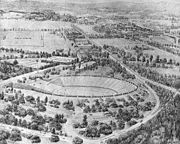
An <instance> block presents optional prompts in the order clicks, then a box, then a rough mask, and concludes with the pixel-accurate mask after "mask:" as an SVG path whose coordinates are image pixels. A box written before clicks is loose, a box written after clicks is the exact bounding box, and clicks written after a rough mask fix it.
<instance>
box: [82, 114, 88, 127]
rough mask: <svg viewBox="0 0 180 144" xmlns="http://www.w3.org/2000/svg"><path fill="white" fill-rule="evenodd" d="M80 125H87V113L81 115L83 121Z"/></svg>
mask: <svg viewBox="0 0 180 144" xmlns="http://www.w3.org/2000/svg"><path fill="white" fill-rule="evenodd" d="M82 125H84V126H87V125H88V122H87V115H84V116H83V123H82Z"/></svg>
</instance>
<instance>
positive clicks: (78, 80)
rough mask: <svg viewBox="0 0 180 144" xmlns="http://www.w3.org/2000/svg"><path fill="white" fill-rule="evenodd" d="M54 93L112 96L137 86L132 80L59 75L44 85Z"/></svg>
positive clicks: (126, 92)
mask: <svg viewBox="0 0 180 144" xmlns="http://www.w3.org/2000/svg"><path fill="white" fill-rule="evenodd" d="M44 86H45V87H44V88H45V90H47V91H52V93H53V94H54V95H59V96H69V97H77V96H78V97H94V98H96V97H102V96H103V97H112V96H120V95H125V94H129V93H132V92H134V91H136V90H137V88H138V86H137V85H135V84H134V83H132V82H129V81H126V80H123V79H117V78H110V77H101V76H60V77H58V78H55V79H53V80H51V81H50V82H48V83H47V84H45V85H44Z"/></svg>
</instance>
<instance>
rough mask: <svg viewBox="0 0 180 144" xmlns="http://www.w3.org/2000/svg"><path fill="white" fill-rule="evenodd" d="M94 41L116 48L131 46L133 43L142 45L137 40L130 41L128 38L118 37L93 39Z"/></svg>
mask: <svg viewBox="0 0 180 144" xmlns="http://www.w3.org/2000/svg"><path fill="white" fill-rule="evenodd" d="M94 41H95V42H96V43H99V44H101V45H104V44H106V45H110V46H115V47H118V48H124V47H133V46H135V45H142V44H140V43H139V42H134V41H130V40H126V39H123V38H119V39H117V38H116V39H94Z"/></svg>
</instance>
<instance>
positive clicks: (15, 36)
mask: <svg viewBox="0 0 180 144" xmlns="http://www.w3.org/2000/svg"><path fill="white" fill-rule="evenodd" d="M0 46H1V47H6V48H18V49H22V50H25V51H28V50H31V51H39V52H40V51H44V52H49V53H52V51H55V50H58V49H64V50H65V51H67V50H68V46H67V44H66V42H65V40H64V39H63V38H62V37H60V36H59V35H56V34H52V33H50V32H42V31H8V32H7V31H6V32H4V31H2V33H1V34H0Z"/></svg>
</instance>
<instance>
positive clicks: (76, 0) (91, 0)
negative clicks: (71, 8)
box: [8, 0, 180, 3]
mask: <svg viewBox="0 0 180 144" xmlns="http://www.w3.org/2000/svg"><path fill="white" fill-rule="evenodd" d="M8 1H14V0H8ZM27 1H32V0H27ZM33 1H43V2H56V3H103V2H114V1H115V2H116V1H124V2H133V3H136V2H137V3H144V2H179V3H180V0H33Z"/></svg>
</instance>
